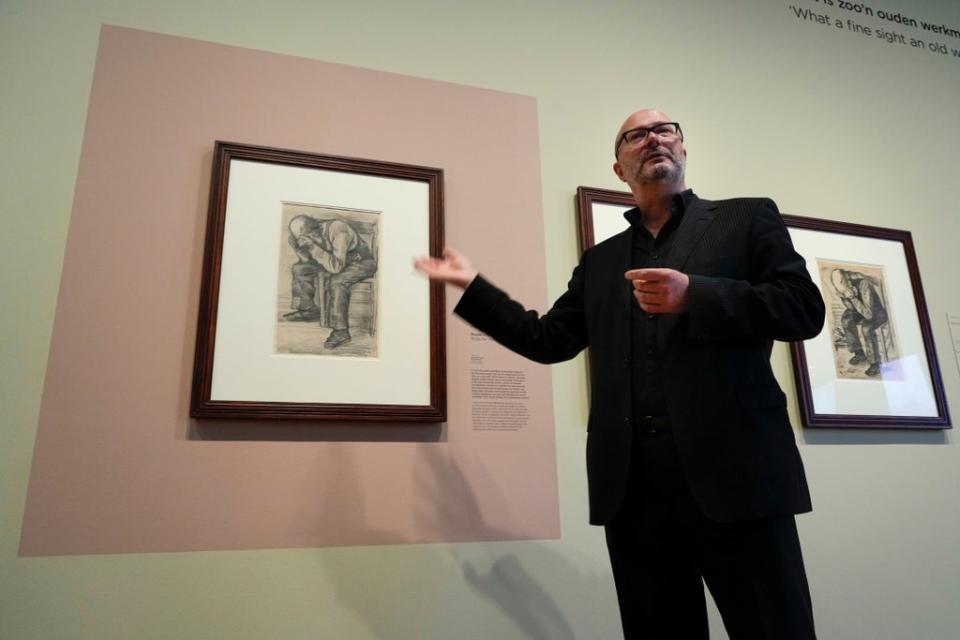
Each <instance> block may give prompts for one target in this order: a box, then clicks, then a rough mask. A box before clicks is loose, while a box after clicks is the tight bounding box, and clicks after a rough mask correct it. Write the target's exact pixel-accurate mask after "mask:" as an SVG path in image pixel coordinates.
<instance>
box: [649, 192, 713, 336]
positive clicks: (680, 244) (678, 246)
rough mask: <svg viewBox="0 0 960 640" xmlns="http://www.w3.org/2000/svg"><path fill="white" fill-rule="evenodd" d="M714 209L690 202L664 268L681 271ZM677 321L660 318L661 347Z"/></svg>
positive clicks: (697, 201) (672, 317) (707, 203)
mask: <svg viewBox="0 0 960 640" xmlns="http://www.w3.org/2000/svg"><path fill="white" fill-rule="evenodd" d="M716 208H717V205H716V203H715V202H711V201H709V200H701V199H700V198H694V199H693V200H691V201H690V204H689V205H687V210H686V212H685V213H684V214H683V220H681V221H680V226H679V227H677V230H676V231H674V233H675V234H677V235H676V237H675V238H674V239H673V246H671V247H670V251H669V253H668V254H667V256H666V259H665V260H664V261H663V262H664V266H665V267H666V268H668V269H676V270H677V271H683V268H684V266H685V265H686V264H687V260H688V259H689V258H690V254H691V253H693V250H694V249H695V248H696V246H697V244H699V242H700V240H701V239H702V238H703V235H704V233H706V231H707V228H708V227H709V226H710V224H711V223H712V222H713V220H714V218H715V217H716ZM677 320H679V316H678V315H675V314H665V315H664V316H662V317H661V318H660V324H659V326H658V328H657V337H658V338H659V342H660V345H661V346H662V345H665V344H666V343H667V338H668V336H669V335H670V332H671V331H673V328H674V327H675V326H676V324H677Z"/></svg>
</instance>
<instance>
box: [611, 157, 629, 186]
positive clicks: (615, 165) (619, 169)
mask: <svg viewBox="0 0 960 640" xmlns="http://www.w3.org/2000/svg"><path fill="white" fill-rule="evenodd" d="M613 172H614V173H615V174H617V177H618V178H620V181H621V182H626V181H627V180H626V179H625V178H624V177H623V167H621V166H620V163H619V162H614V163H613Z"/></svg>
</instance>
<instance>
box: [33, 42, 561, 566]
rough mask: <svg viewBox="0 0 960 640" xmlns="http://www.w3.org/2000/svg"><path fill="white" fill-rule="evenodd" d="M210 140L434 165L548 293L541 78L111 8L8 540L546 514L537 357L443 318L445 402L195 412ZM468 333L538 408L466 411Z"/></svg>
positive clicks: (521, 273) (399, 531)
mask: <svg viewBox="0 0 960 640" xmlns="http://www.w3.org/2000/svg"><path fill="white" fill-rule="evenodd" d="M217 139H220V140H229V141H234V142H245V143H250V144H260V145H267V146H274V147H283V148H291V149H298V150H304V151H312V152H316V153H325V154H334V155H346V156H354V157H361V158H372V159H377V160H385V161H393V162H403V163H411V164H419V165H426V166H435V167H442V168H443V169H444V170H445V180H446V186H447V189H446V222H447V224H446V227H447V241H448V243H449V244H451V245H452V246H456V247H459V248H461V249H463V250H464V251H466V252H467V253H468V254H473V255H474V256H475V257H476V258H478V262H480V263H481V264H484V263H485V264H489V265H491V269H489V271H490V273H492V274H493V275H494V276H497V275H499V274H510V278H511V280H512V281H511V282H509V283H508V284H509V285H510V289H511V291H512V292H514V293H515V294H516V295H517V296H518V298H520V299H522V300H524V301H527V302H528V303H530V304H533V305H535V306H540V307H542V306H543V305H544V304H545V303H546V290H545V281H544V274H543V272H542V265H543V260H542V259H541V257H540V256H542V255H543V229H542V211H541V209H542V207H541V200H540V175H539V158H538V139H537V114H536V102H535V101H534V99H532V98H529V97H525V96H517V95H511V94H506V93H500V92H496V91H488V90H482V89H477V88H471V87H466V86H461V85H455V84H449V83H442V82H435V81H430V80H424V79H419V78H413V77H408V76H401V75H396V74H389V73H383V72H377V71H369V70H364V69H358V68H353V67H348V66H343V65H335V64H327V63H323V62H317V61H314V60H307V59H302V58H295V57H291V56H284V55H278V54H271V53H265V52H261V51H253V50H249V49H242V48H237V47H230V46H224V45H218V44H212V43H208V42H200V41H196V40H188V39H184V38H178V37H172V36H167V35H160V34H155V33H148V32H143V31H135V30H131V29H123V28H116V27H104V29H103V31H102V34H101V42H100V49H99V53H98V56H97V63H96V69H95V76H94V84H93V90H92V94H91V99H90V106H89V115H88V121H87V127H86V132H85V137H84V143H83V150H82V155H81V161H80V169H79V175H78V179H77V186H76V193H75V198H74V205H73V211H72V217H71V223H70V232H69V236H68V240H67V250H66V255H65V259H64V269H63V276H62V281H61V288H60V297H59V300H58V304H57V311H56V319H55V326H54V333H53V339H52V344H51V351H50V360H49V364H48V370H47V377H46V386H45V389H44V395H43V401H42V406H41V411H40V423H39V427H38V433H37V441H36V446H35V452H34V460H33V467H32V470H31V478H30V488H29V493H28V497H27V507H26V512H25V514H24V522H23V533H22V539H21V549H20V552H21V554H22V555H54V554H83V553H123V552H145V551H180V550H202V549H245V548H276V547H308V546H324V545H363V544H382V543H421V542H440V541H475V540H505V539H526V538H555V537H558V535H559V524H558V522H559V518H558V504H557V480H556V462H555V452H554V433H553V414H552V400H551V389H550V379H549V370H548V369H546V368H544V367H540V366H537V365H532V364H529V363H526V362H525V361H523V360H521V359H519V358H517V357H515V356H513V355H510V354H507V353H505V352H503V351H502V350H500V348H499V347H496V346H495V345H492V344H490V343H484V342H478V341H476V340H471V339H470V337H469V329H468V327H467V326H466V325H464V324H463V323H462V322H461V321H460V320H458V319H455V318H451V319H449V320H448V367H447V369H448V377H449V381H448V386H449V423H447V424H445V425H433V426H409V425H372V426H371V425H367V426H355V425H330V424H292V423H262V422H260V423H244V422H240V421H237V422H230V421H217V422H214V423H208V422H199V423H198V422H196V421H193V420H191V419H190V418H189V417H188V405H189V389H190V384H191V378H192V371H193V347H194V336H195V332H196V313H197V304H198V296H199V283H200V265H201V260H202V254H203V240H204V223H205V218H206V207H207V197H208V189H209V179H210V162H211V153H212V149H213V143H214V140H217ZM571 224H572V220H571ZM449 293H450V294H451V295H448V306H449V307H452V306H453V304H455V302H456V298H457V296H456V293H455V292H452V291H451V292H449ZM471 355H480V356H482V357H484V358H485V366H498V367H503V368H509V369H513V370H520V371H523V372H525V374H526V376H527V386H528V390H529V396H530V400H529V410H530V420H529V424H528V425H527V426H525V427H523V428H522V429H519V430H516V431H508V432H500V431H479V430H474V429H473V428H472V425H471V419H470V416H471V405H470V403H471V399H470V388H469V386H470V367H471V363H470V356H471Z"/></svg>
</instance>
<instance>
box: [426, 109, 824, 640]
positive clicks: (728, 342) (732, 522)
mask: <svg viewBox="0 0 960 640" xmlns="http://www.w3.org/2000/svg"><path fill="white" fill-rule="evenodd" d="M614 155H615V157H616V162H615V163H614V165H613V170H614V172H615V173H616V175H617V177H618V178H619V179H620V180H622V181H623V182H625V183H626V184H627V185H628V186H629V187H630V191H631V192H632V193H633V197H634V201H635V203H636V207H635V208H633V209H631V210H629V211H627V212H626V213H625V214H624V215H625V216H626V218H627V220H628V221H629V223H630V227H629V229H627V230H626V231H624V232H622V233H620V234H618V235H616V236H614V237H612V238H610V239H608V240H605V241H604V242H601V243H600V244H598V245H596V246H595V247H592V248H591V249H588V250H587V251H585V252H584V254H583V256H582V257H581V259H580V264H579V265H578V266H577V267H576V268H575V269H574V271H573V275H572V276H571V278H570V282H569V284H568V288H567V291H566V292H565V293H564V294H563V295H562V296H560V298H558V299H557V301H556V302H555V303H554V305H553V307H552V308H551V309H550V310H549V311H548V312H547V313H545V314H544V315H542V316H540V315H538V314H537V313H536V312H534V311H527V310H526V309H524V308H523V306H522V305H520V304H519V303H517V302H515V301H514V300H511V299H510V297H509V296H508V295H507V294H506V293H504V292H503V291H501V290H500V289H498V288H497V287H495V286H494V285H493V284H491V283H490V282H489V281H487V280H486V279H484V278H483V276H481V275H479V274H478V272H477V270H476V269H474V267H473V266H472V265H471V263H470V261H469V260H468V259H467V258H466V257H465V256H464V255H462V254H460V253H459V252H457V251H455V250H453V249H449V248H448V249H446V250H445V251H444V254H443V256H442V257H441V258H420V259H418V260H417V261H416V266H417V268H418V269H419V270H421V271H422V272H423V273H425V274H426V275H428V276H429V277H430V278H432V279H435V280H440V281H444V282H448V283H450V284H452V285H454V286H457V287H460V288H462V289H464V293H463V295H462V297H461V299H460V301H459V303H458V304H457V307H456V309H455V311H456V313H457V314H459V315H460V316H461V317H463V318H464V319H465V320H467V321H468V322H470V323H471V324H473V325H474V326H475V327H477V328H478V329H480V330H482V331H484V332H486V333H487V334H488V335H490V336H491V337H493V338H494V339H495V340H497V341H498V342H500V343H501V344H503V345H504V346H506V347H507V348H509V349H512V350H513V351H515V352H517V353H519V354H521V355H524V356H526V357H528V358H531V359H533V360H536V361H538V362H543V363H552V362H558V361H562V360H567V359H569V358H572V357H574V356H575V355H576V354H577V353H579V352H580V351H581V350H582V349H584V348H585V347H587V346H589V347H590V355H591V357H590V380H591V385H590V391H591V399H590V417H589V422H588V425H587V431H588V437H587V478H588V485H589V496H590V520H591V522H592V523H593V524H597V525H603V526H604V527H605V531H606V539H607V547H608V550H609V553H610V560H611V566H612V568H613V577H614V582H615V585H616V590H617V597H618V600H619V604H620V616H621V620H622V623H623V630H624V635H625V637H626V638H628V639H633V638H658V639H659V638H678V639H684V640H686V639H697V638H707V637H708V628H707V614H706V605H705V599H704V591H703V583H704V582H705V583H706V585H707V587H708V588H709V589H710V592H711V594H712V596H713V598H714V601H715V602H716V604H717V607H718V609H719V610H720V613H721V615H722V616H723V621H724V625H725V626H726V628H727V631H728V632H729V634H730V638H731V639H732V640H743V639H752V638H770V639H776V640H788V639H803V640H809V639H811V638H815V634H814V626H813V612H812V606H811V601H810V593H809V589H808V586H807V580H806V575H805V572H804V567H803V559H802V556H801V552H800V543H799V540H798V537H797V530H796V524H795V521H794V515H795V514H797V513H803V512H806V511H809V510H810V509H811V505H810V495H809V492H808V489H807V482H806V478H805V475H804V470H803V464H802V462H801V460H800V455H799V452H798V450H797V447H796V442H795V439H794V435H793V430H792V428H791V426H790V423H789V421H788V417H787V409H786V399H785V396H784V394H783V392H782V391H781V389H780V387H779V386H778V384H777V381H776V380H775V379H774V376H773V371H772V369H771V367H770V351H771V348H772V342H773V340H804V339H808V338H811V337H813V336H815V335H817V334H818V333H819V332H820V330H821V328H822V326H823V320H824V305H823V300H822V298H821V296H820V293H819V291H818V290H817V288H816V286H815V285H814V284H813V282H812V281H811V279H810V276H809V274H808V273H807V269H806V266H805V264H804V260H803V258H802V257H801V256H800V255H799V254H797V253H796V251H794V249H793V246H792V244H791V242H790V237H789V235H788V233H787V231H786V228H785V227H784V225H783V221H782V219H781V218H780V214H779V212H778V211H777V207H776V205H775V204H774V203H773V201H771V200H769V199H767V198H738V199H732V200H716V201H710V200H703V199H701V198H699V197H697V196H696V195H695V194H694V193H693V191H691V190H690V189H688V188H687V186H686V182H685V170H686V161H687V150H686V148H685V146H684V136H683V131H682V129H681V127H680V125H679V124H678V123H677V122H675V121H673V120H671V119H670V118H669V117H668V116H667V115H666V114H664V113H662V112H660V111H657V110H649V109H646V110H642V111H637V112H636V113H634V114H632V115H630V117H628V118H627V119H626V121H625V122H624V123H623V125H622V126H621V127H620V129H619V131H618V132H617V136H616V138H615V142H614Z"/></svg>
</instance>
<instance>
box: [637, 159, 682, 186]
mask: <svg viewBox="0 0 960 640" xmlns="http://www.w3.org/2000/svg"><path fill="white" fill-rule="evenodd" d="M681 177H682V174H681V172H680V167H679V166H678V165H677V164H676V163H674V162H670V163H669V164H668V165H666V164H658V165H657V166H655V167H654V168H653V170H652V171H650V172H644V171H641V172H640V183H641V184H643V183H650V182H677V181H679V180H680V178H681Z"/></svg>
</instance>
